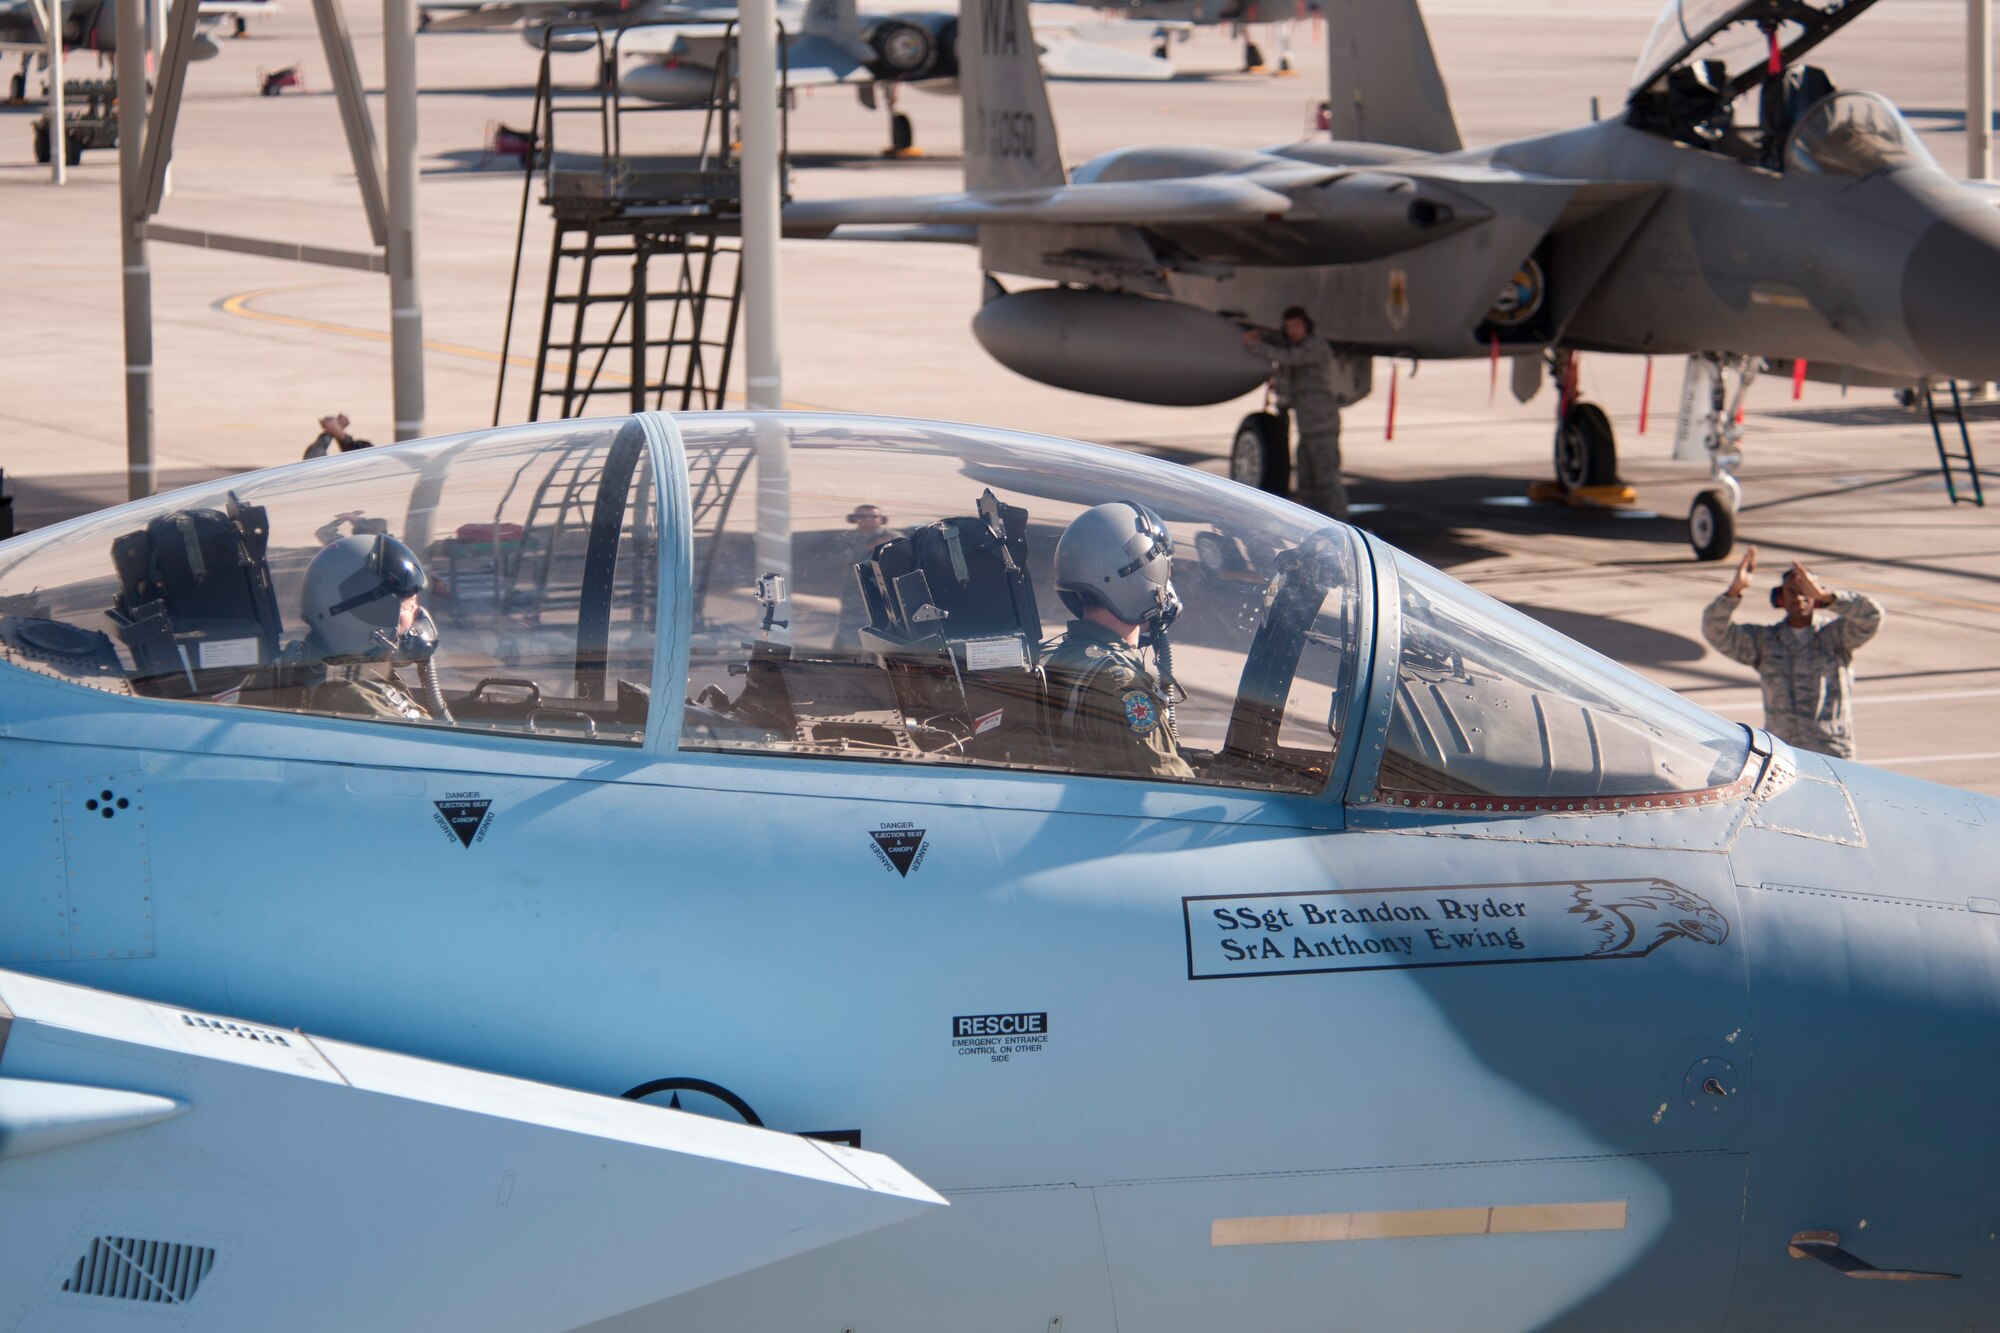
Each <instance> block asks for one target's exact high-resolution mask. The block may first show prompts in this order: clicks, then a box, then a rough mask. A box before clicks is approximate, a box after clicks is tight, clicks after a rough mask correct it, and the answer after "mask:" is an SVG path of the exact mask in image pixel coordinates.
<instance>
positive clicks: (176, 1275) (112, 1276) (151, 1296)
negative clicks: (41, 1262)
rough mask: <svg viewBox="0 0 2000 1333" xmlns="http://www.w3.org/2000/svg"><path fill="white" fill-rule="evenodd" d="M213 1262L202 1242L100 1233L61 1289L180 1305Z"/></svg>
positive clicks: (211, 1253)
mask: <svg viewBox="0 0 2000 1333" xmlns="http://www.w3.org/2000/svg"><path fill="white" fill-rule="evenodd" d="M213 1267H215V1251H214V1250H212V1249H210V1248H208V1247H207V1246H205V1245H182V1244H179V1243H178V1242H175V1241H167V1240H136V1239H134V1238H133V1237H130V1236H99V1237H97V1238H96V1239H94V1240H92V1241H91V1242H90V1252H89V1253H88V1254H86V1255H84V1256H83V1257H82V1258H81V1259H78V1260H77V1261H76V1271H75V1272H73V1273H71V1274H70V1276H69V1280H68V1281H66V1282H64V1283H63V1284H62V1289H63V1290H64V1291H67V1292H71V1293H73V1294H75V1295H78V1296H108V1297H110V1298H111V1299H113V1300H120V1301H143V1302H144V1303H146V1304H148V1305H185V1304H187V1303H188V1302H189V1301H190V1300H193V1299H194V1293H195V1290H196V1288H198V1287H200V1286H201V1280H202V1279H203V1278H205V1277H207V1276H208V1272H209V1270H210V1269H211V1268H213Z"/></svg>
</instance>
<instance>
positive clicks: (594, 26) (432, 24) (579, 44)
mask: <svg viewBox="0 0 2000 1333" xmlns="http://www.w3.org/2000/svg"><path fill="white" fill-rule="evenodd" d="M423 12H424V14H425V15H426V17H427V21H426V23H425V29H426V31H429V32H452V31H463V30H467V29H484V28H494V27H507V26H511V25H513V24H515V23H520V24H522V25H523V26H522V29H521V35H522V38H523V40H525V41H526V42H527V43H528V45H530V46H532V47H534V48H535V49H536V50H542V49H544V48H545V47H546V48H549V49H553V50H557V51H583V50H589V49H592V48H594V47H596V46H597V44H598V42H599V34H600V33H615V34H616V42H615V51H616V52H617V56H618V57H621V58H631V59H633V60H635V62H636V63H635V64H634V65H632V66H631V67H630V68H627V69H624V70H622V71H621V72H620V73H619V76H618V87H619V91H620V92H622V93H624V94H626V95H628V96H632V97H638V98H643V99H645V100H648V101H653V102H664V103H669V104H680V105H702V104H705V103H707V102H709V101H710V100H711V99H712V98H713V97H714V96H715V81H716V71H717V68H718V67H719V66H720V65H721V64H722V63H723V62H724V61H725V59H726V58H727V55H726V53H727V52H728V51H729V50H730V49H731V47H732V45H733V43H734V41H735V23H736V7H735V6H734V5H733V4H720V5H718V4H713V3H706V2H705V0H643V2H642V3H639V4H633V3H631V0H597V2H593V0H503V2H502V3H494V4H477V5H468V4H463V3H455V2H454V0H433V2H432V3H427V4H425V5H424V6H423ZM439 14H443V15H444V16H443V17H435V16H436V15H439ZM778 18H779V22H780V23H781V24H782V25H783V30H784V61H785V64H784V70H785V85H786V87H787V88H788V89H799V88H823V87H833V86H839V85H845V86H849V87H852V88H854V90H855V92H856V94H857V95H858V96H859V97H860V98H861V101H862V102H863V104H864V105H866V106H868V107H869V108H870V109H871V110H872V109H873V108H874V107H875V105H876V101H877V96H878V92H879V95H880V97H881V99H882V101H883V102H884V103H885V104H886V106H887V109H888V113H889V139H890V147H891V148H892V149H893V150H895V151H899V152H906V151H909V150H911V149H913V148H914V146H915V133H914V131H913V129H912V127H911V125H910V120H909V117H907V116H905V115H903V114H902V113H901V112H899V111H898V110H897V109H896V96H897V92H898V90H899V89H901V88H902V87H904V86H905V85H908V86H911V87H918V88H924V89H927V90H931V91H955V90H956V86H957V85H956V80H957V78H958V55H957V48H958V17H957V16H956V15H955V14H952V13H949V12H942V13H941V12H936V11H928V10H925V11H908V12H895V13H869V14H866V15H864V14H861V13H860V12H859V10H858V9H857V7H856V4H855V0H808V2H807V3H799V4H793V3H784V4H780V5H779V6H778ZM1098 26H1099V27H1102V26H1104V25H1098ZM1040 58H1041V64H1042V68H1043V71H1044V72H1045V73H1047V74H1048V75H1050V76H1051V77H1054V78H1061V79H1130V80H1141V81H1157V80H1162V79H1169V78H1172V77H1173V73H1174V69H1173V66H1172V65H1171V64H1170V63H1168V62H1167V61H1166V60H1165V59H1164V58H1163V57H1148V56H1146V55H1143V54H1140V53H1137V52H1132V51H1127V50H1122V49H1120V48H1118V47H1116V46H1112V45H1107V44H1105V43H1103V42H1099V41H1091V40H1086V39H1085V38H1084V37H1082V36H1080V35H1079V32H1078V30H1077V29H1076V28H1075V27H1074V26H1063V25H1057V26H1055V27H1053V28H1052V29H1051V31H1050V35H1049V39H1048V41H1047V42H1046V43H1045V44H1044V45H1042V46H1041V47H1040Z"/></svg>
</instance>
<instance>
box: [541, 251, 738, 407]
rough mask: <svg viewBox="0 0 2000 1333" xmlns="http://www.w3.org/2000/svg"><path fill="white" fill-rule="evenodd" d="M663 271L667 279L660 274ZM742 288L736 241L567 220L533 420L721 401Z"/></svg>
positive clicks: (546, 305) (554, 260)
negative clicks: (599, 409)
mask: <svg viewBox="0 0 2000 1333" xmlns="http://www.w3.org/2000/svg"><path fill="white" fill-rule="evenodd" d="M656 266H657V267H656ZM658 267H665V268H666V269H667V277H668V281H667V282H665V283H659V282H657V281H656V278H657V277H658V276H659V274H658ZM742 289H743V263H742V243H741V241H740V239H739V238H737V237H735V236H724V235H718V234H716V233H714V232H694V231H679V230H665V231H662V230H656V229H655V228H654V227H652V226H649V225H648V224H647V220H646V219H635V218H629V217H620V218H606V219H596V218H590V219H582V220H573V219H565V218H561V217H558V218H557V220H556V225H555V232H554V239H553V242H552V244H551V246H550V250H549V276H548V286H547V290H546V291H545V293H544V295H543V304H542V331H541V338H540V340H539V343H540V346H539V348H538V350H537V354H536V357H535V382H534V391H533V398H532V400H531V402H530V406H529V418H530V420H537V421H538V420H540V419H541V418H542V417H543V415H544V407H545V406H546V407H549V408H552V409H553V410H551V411H549V412H547V413H546V414H547V415H550V416H557V417H576V416H582V415H584V414H585V413H586V412H587V411H588V410H589V409H590V407H591V405H592V399H594V398H598V397H600V396H609V397H610V398H611V399H612V400H613V402H614V404H615V409H614V410H624V411H631V412H642V411H646V410H648V409H654V410H659V409H666V410H672V411H683V412H685V411H689V410H694V409H704V408H706V409H713V408H719V407H721V406H722V398H723V391H724V390H725V388H726V387H727V386H728V383H729V369H730V357H731V353H732V351H733V349H734V344H735V339H736V317H737V310H738V305H739V301H740V299H741V296H742ZM558 312H562V314H561V315H560V316H559V314H558ZM554 354H560V355H561V357H562V358H563V362H562V364H560V365H556V364H552V356H553V355H554Z"/></svg>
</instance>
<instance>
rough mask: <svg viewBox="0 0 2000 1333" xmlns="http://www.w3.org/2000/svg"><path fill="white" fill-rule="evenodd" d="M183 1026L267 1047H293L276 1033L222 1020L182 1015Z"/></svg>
mask: <svg viewBox="0 0 2000 1333" xmlns="http://www.w3.org/2000/svg"><path fill="white" fill-rule="evenodd" d="M181 1026H182V1027H190V1028H200V1029H201V1030H202V1031H203V1032H220V1033H223V1034H225V1035H227V1036H231V1037H247V1038H248V1039H250V1040H251V1041H261V1042H263V1043H264V1044H265V1045H267V1046H290V1045H291V1043H290V1042H288V1041H286V1040H285V1039H284V1037H282V1036H280V1035H279V1034H278V1033H276V1032H271V1031H267V1030H266V1029H264V1028H253V1027H245V1026H244V1025H243V1024H241V1023H231V1022H229V1021H228V1020H226V1019H221V1018H200V1017H197V1016H196V1015H194V1014H182V1015H181Z"/></svg>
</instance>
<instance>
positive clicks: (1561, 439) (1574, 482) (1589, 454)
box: [1549, 350, 1618, 493]
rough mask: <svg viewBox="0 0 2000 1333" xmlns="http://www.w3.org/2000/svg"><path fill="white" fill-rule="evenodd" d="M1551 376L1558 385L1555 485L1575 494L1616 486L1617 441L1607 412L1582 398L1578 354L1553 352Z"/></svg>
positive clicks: (1551, 355)
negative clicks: (1599, 487)
mask: <svg viewBox="0 0 2000 1333" xmlns="http://www.w3.org/2000/svg"><path fill="white" fill-rule="evenodd" d="M1549 373H1550V374H1551V375H1552V376H1554V378H1555V382H1556V440H1555V466H1556V484H1557V485H1559V486H1561V487H1562V488H1563V489H1564V490H1565V491H1569V492H1572V493H1574V492H1577V491H1582V490H1585V489H1586V488H1589V487H1593V486H1616V485H1617V484H1618V437H1617V435H1616V434H1615V433H1614V432H1613V431H1612V429H1611V418H1610V417H1608V416H1606V415H1605V414H1604V409H1603V408H1601V407H1599V406H1598V405H1597V404H1596V403H1586V402H1584V401H1583V399H1582V398H1581V397H1580V396H1579V394H1578V389H1577V382H1576V353H1575V352H1570V351H1560V350H1559V351H1555V352H1551V353H1550V354H1549Z"/></svg>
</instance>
